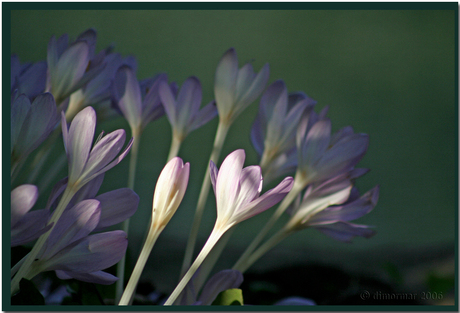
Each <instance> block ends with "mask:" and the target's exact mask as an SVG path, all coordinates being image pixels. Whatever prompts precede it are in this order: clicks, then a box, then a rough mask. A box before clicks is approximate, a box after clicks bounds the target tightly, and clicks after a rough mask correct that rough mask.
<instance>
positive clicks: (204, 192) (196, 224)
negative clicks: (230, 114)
mask: <svg viewBox="0 0 460 313" xmlns="http://www.w3.org/2000/svg"><path fill="white" fill-rule="evenodd" d="M229 128H230V124H229V123H226V122H223V121H222V120H220V121H219V126H218V127H217V132H216V137H215V138H214V146H213V148H212V152H211V156H210V158H209V161H213V162H214V163H217V160H218V159H219V156H220V152H221V151H222V146H223V144H224V141H225V138H226V137H227V133H228V129H229ZM210 185H211V178H210V176H209V162H208V166H207V167H206V173H205V175H204V180H203V185H201V191H200V196H199V197H198V204H197V206H196V211H195V217H194V219H193V224H192V229H191V231H190V236H189V237H188V241H187V247H186V248H185V256H184V262H183V263H182V270H181V276H182V275H183V274H184V273H185V271H186V270H187V269H188V267H189V266H190V263H191V262H192V257H193V251H194V249H195V244H196V238H197V236H198V230H199V228H200V223H201V218H202V216H203V211H204V207H205V205H206V200H207V199H208V194H209V187H210Z"/></svg>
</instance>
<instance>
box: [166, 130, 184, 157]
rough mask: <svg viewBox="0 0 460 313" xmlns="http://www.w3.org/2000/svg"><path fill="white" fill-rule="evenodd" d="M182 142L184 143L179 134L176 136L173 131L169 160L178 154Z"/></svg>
mask: <svg viewBox="0 0 460 313" xmlns="http://www.w3.org/2000/svg"><path fill="white" fill-rule="evenodd" d="M181 144H182V140H180V139H179V138H178V137H177V136H174V133H173V136H172V139H171V148H169V154H168V162H169V160H171V159H172V158H174V157H176V156H178V154H179V150H180V146H181Z"/></svg>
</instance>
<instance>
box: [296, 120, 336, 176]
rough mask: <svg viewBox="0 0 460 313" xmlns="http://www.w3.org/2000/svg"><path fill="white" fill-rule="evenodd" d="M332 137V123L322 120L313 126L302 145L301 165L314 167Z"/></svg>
mask: <svg viewBox="0 0 460 313" xmlns="http://www.w3.org/2000/svg"><path fill="white" fill-rule="evenodd" d="M330 135H331V121H330V120H329V119H324V120H320V121H318V122H317V123H315V125H313V126H312V128H311V129H310V131H309V132H308V134H307V137H306V138H305V143H304V144H303V145H302V150H301V151H302V155H301V161H299V165H300V164H302V167H303V166H310V167H311V166H312V165H313V163H315V162H316V161H317V160H318V159H319V158H321V157H322V156H323V154H324V152H325V151H326V149H327V147H328V145H329V140H330Z"/></svg>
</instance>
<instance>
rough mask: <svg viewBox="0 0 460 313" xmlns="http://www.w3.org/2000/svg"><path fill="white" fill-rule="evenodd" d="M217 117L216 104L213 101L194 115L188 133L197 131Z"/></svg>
mask: <svg viewBox="0 0 460 313" xmlns="http://www.w3.org/2000/svg"><path fill="white" fill-rule="evenodd" d="M216 116H217V107H216V102H215V101H214V100H213V101H211V102H210V103H208V104H207V105H206V106H204V107H203V108H201V110H200V111H199V112H197V113H196V114H195V116H194V117H193V119H192V122H191V123H190V124H189V127H188V132H191V131H192V130H195V129H198V128H200V127H201V126H203V125H204V124H206V123H208V122H209V121H210V120H212V119H213V118H215V117H216Z"/></svg>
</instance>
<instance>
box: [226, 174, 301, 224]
mask: <svg viewBox="0 0 460 313" xmlns="http://www.w3.org/2000/svg"><path fill="white" fill-rule="evenodd" d="M293 185H294V179H293V178H292V177H286V178H285V179H283V180H282V181H281V182H280V183H279V184H278V185H277V186H276V187H275V188H273V189H270V190H269V191H267V192H266V193H264V194H263V195H262V196H260V197H259V198H257V199H255V200H254V201H252V202H251V203H249V204H248V205H247V206H246V207H245V208H242V209H241V210H240V213H239V214H238V216H236V217H235V219H236V220H238V221H243V220H246V219H248V218H250V217H252V216H254V215H257V214H259V213H262V212H263V211H265V210H267V209H269V208H271V207H272V206H274V205H275V204H277V203H278V202H280V201H281V200H282V199H283V198H284V197H285V196H286V195H287V194H288V193H289V191H291V189H292V186H293Z"/></svg>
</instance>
